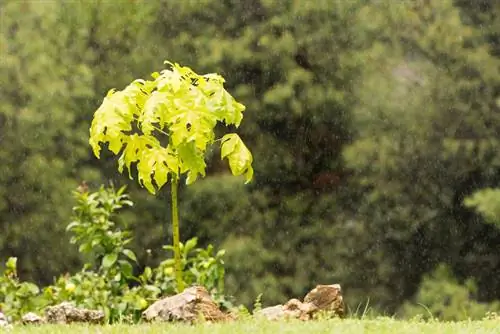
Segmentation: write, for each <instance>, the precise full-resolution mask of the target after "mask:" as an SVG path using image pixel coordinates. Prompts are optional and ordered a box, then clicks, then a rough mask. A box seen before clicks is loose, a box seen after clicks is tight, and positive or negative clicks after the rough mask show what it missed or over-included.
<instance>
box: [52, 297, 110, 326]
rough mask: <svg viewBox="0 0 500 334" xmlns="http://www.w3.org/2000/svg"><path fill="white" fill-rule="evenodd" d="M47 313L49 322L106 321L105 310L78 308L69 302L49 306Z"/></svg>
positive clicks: (94, 322) (93, 322) (96, 322)
mask: <svg viewBox="0 0 500 334" xmlns="http://www.w3.org/2000/svg"><path fill="white" fill-rule="evenodd" d="M45 315H46V319H47V322H48V323H52V324H69V323H72V322H86V323H92V324H98V323H102V322H103V321H104V312H103V311H98V310H89V309H84V308H77V307H75V306H74V305H73V304H71V303H68V302H64V303H61V304H59V305H56V306H51V307H47V309H46V310H45Z"/></svg>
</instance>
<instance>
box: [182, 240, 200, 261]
mask: <svg viewBox="0 0 500 334" xmlns="http://www.w3.org/2000/svg"><path fill="white" fill-rule="evenodd" d="M197 244H198V238H196V237H194V238H191V239H189V240H188V241H187V242H186V245H185V246H184V254H185V256H186V257H187V256H188V254H189V252H190V251H191V250H192V249H194V248H195V247H196V245H197Z"/></svg>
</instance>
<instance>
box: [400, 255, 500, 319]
mask: <svg viewBox="0 0 500 334" xmlns="http://www.w3.org/2000/svg"><path fill="white" fill-rule="evenodd" d="M476 295H477V286H476V284H475V283H474V281H473V280H471V279H468V280H466V281H465V282H464V283H463V284H459V283H458V282H457V280H456V278H455V277H453V274H452V272H451V270H450V269H449V268H448V267H447V266H445V265H439V266H438V267H437V268H436V270H435V271H434V272H433V273H431V274H430V275H425V276H424V278H423V281H422V284H421V286H420V289H419V291H418V293H417V295H416V297H415V302H414V303H412V302H406V303H405V304H404V305H403V306H402V310H401V313H402V315H403V316H405V317H406V318H410V317H415V316H417V315H420V316H422V317H423V318H424V319H429V318H430V319H433V318H437V319H439V320H443V321H458V320H463V319H471V320H480V319H483V318H484V317H485V316H486V314H487V313H488V312H494V311H498V310H500V302H498V301H495V302H493V303H480V302H477V301H476V300H475V298H476Z"/></svg>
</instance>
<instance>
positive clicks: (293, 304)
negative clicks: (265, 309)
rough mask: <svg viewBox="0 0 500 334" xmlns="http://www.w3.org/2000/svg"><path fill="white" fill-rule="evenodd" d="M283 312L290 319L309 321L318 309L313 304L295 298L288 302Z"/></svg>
mask: <svg viewBox="0 0 500 334" xmlns="http://www.w3.org/2000/svg"><path fill="white" fill-rule="evenodd" d="M283 310H284V311H285V315H286V316H287V317H288V318H297V319H300V320H309V319H311V318H312V316H313V314H314V312H316V311H317V310H318V308H317V307H316V305H314V304H312V303H303V302H301V301H300V300H298V299H295V298H293V299H290V300H289V301H288V302H286V304H285V305H284V306H283Z"/></svg>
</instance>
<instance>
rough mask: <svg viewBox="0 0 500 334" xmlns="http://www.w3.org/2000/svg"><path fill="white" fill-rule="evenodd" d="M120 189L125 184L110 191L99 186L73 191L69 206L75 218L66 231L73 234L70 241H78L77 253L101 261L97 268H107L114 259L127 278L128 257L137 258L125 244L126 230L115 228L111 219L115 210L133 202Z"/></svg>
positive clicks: (127, 239) (128, 239) (128, 233)
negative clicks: (72, 199)
mask: <svg viewBox="0 0 500 334" xmlns="http://www.w3.org/2000/svg"><path fill="white" fill-rule="evenodd" d="M124 192H125V187H121V188H120V189H118V190H117V191H114V190H113V188H110V189H105V188H104V187H103V186H101V188H100V189H99V191H98V192H94V193H92V194H89V193H88V192H87V191H82V192H80V191H76V192H75V197H76V200H77V205H76V206H75V207H74V208H73V211H74V215H75V220H74V221H73V222H71V223H70V224H69V225H68V226H67V227H66V230H67V231H70V232H72V233H73V234H74V236H73V237H72V238H71V240H70V242H71V243H73V244H79V248H78V251H79V252H80V253H83V254H90V255H91V257H92V258H93V259H100V260H101V263H99V265H100V270H103V271H107V270H109V269H110V268H111V267H113V266H114V264H115V263H117V262H118V263H119V264H120V267H121V273H122V274H124V275H125V277H127V276H130V275H131V274H132V266H131V264H130V262H129V261H128V260H132V261H133V262H137V257H136V255H135V254H134V252H133V251H132V250H130V249H128V248H126V247H125V246H126V245H127V244H128V243H130V241H131V240H132V239H131V238H130V232H128V231H122V230H121V229H119V228H116V222H114V221H113V219H114V215H115V214H116V211H118V210H120V209H122V208H124V207H126V206H132V205H133V203H132V202H131V201H130V199H129V197H128V196H127V195H126V194H124ZM120 257H121V258H124V259H126V260H127V261H124V260H122V259H119V258H120Z"/></svg>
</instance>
